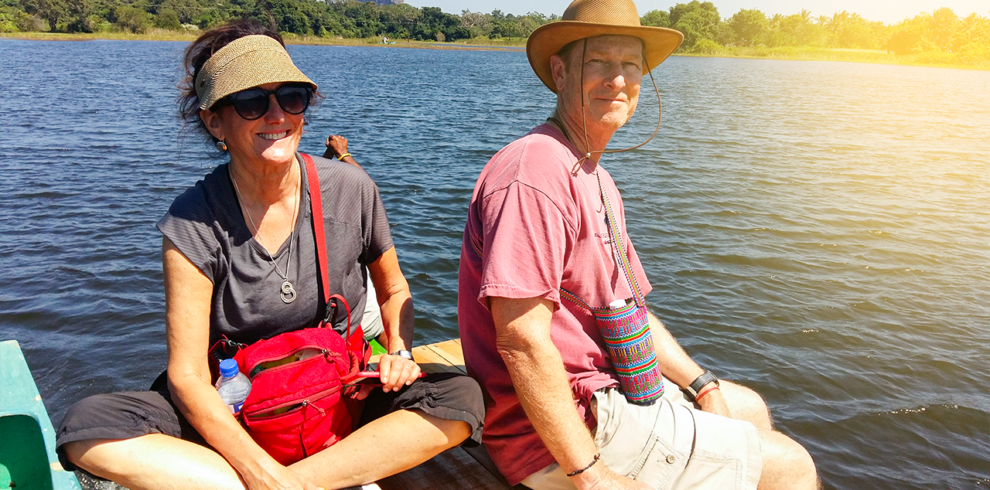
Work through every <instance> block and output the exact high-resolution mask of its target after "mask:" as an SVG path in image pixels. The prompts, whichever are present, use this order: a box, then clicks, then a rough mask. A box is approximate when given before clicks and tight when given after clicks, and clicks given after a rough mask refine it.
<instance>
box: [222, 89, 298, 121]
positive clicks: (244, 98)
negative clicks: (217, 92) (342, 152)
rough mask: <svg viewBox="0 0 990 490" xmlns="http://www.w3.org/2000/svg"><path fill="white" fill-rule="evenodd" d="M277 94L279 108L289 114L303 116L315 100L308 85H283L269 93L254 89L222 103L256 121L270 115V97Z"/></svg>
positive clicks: (233, 96) (228, 97)
mask: <svg viewBox="0 0 990 490" xmlns="http://www.w3.org/2000/svg"><path fill="white" fill-rule="evenodd" d="M272 94H275V100H276V101H278V105H279V107H281V108H282V110H283V111H285V112H287V113H289V114H302V113H304V112H306V109H307V108H308V107H309V102H310V100H312V98H313V89H312V87H309V86H307V85H282V86H281V87H279V88H277V89H275V90H274V91H272V92H269V91H267V90H265V89H263V88H259V87H254V88H249V89H247V90H241V91H240V92H237V93H233V94H230V95H228V96H226V97H224V98H223V99H221V101H220V103H221V104H223V105H227V104H229V105H232V106H234V110H235V111H237V114H238V115H239V116H241V117H242V118H244V119H246V120H248V121H254V120H255V119H258V118H260V117H261V116H264V115H265V114H267V113H268V106H269V102H270V101H271V97H270V95H272Z"/></svg>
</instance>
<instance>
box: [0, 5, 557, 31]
mask: <svg viewBox="0 0 990 490" xmlns="http://www.w3.org/2000/svg"><path fill="white" fill-rule="evenodd" d="M241 18H252V19H257V20H259V21H261V22H263V23H265V24H266V25H268V24H270V25H273V26H275V28H276V29H277V30H278V31H280V32H283V33H293V34H298V35H313V36H321V37H339V38H370V37H384V36H387V37H390V38H394V39H415V40H437V41H456V40H459V39H468V38H479V37H488V38H492V39H499V38H525V37H528V36H529V34H530V33H531V32H533V30H535V29H536V28H537V27H539V26H540V25H542V24H544V23H546V22H549V21H552V20H556V19H557V18H559V17H556V16H553V17H546V16H545V15H543V14H539V13H530V14H527V15H523V16H516V15H512V14H503V13H502V12H501V11H499V10H495V11H492V12H491V13H490V14H481V13H474V12H470V11H464V12H463V13H462V15H454V14H448V13H445V12H442V11H441V10H440V9H439V8H437V7H423V8H416V7H413V6H411V5H407V4H397V5H394V4H388V5H379V4H376V3H375V2H362V1H358V0H325V1H324V0H0V32H28V31H48V32H69V33H73V32H106V31H127V32H133V33H144V32H146V31H148V30H149V29H152V28H158V29H166V30H174V31H196V30H200V29H206V28H209V27H211V26H214V25H217V24H221V23H224V22H227V21H228V20H231V19H241Z"/></svg>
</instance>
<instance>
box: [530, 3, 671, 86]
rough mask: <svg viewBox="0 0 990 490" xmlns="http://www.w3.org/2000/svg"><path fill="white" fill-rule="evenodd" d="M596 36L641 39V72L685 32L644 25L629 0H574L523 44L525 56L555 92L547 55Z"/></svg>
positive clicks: (662, 57)
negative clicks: (561, 13) (560, 15)
mask: <svg viewBox="0 0 990 490" xmlns="http://www.w3.org/2000/svg"><path fill="white" fill-rule="evenodd" d="M595 36H632V37H638V38H640V39H642V40H643V44H644V50H643V57H644V58H645V59H646V65H645V66H643V74H644V75H645V74H646V72H647V71H648V70H650V69H652V68H656V66H657V65H659V64H660V63H662V62H663V60H665V59H667V57H668V56H670V53H673V52H674V50H675V49H677V47H678V46H680V45H681V41H683V40H684V35H683V34H681V33H680V32H679V31H675V30H673V29H667V28H664V27H652V26H644V25H642V24H640V22H639V14H638V13H637V12H636V5H635V4H634V3H633V2H632V0H574V1H573V2H571V4H570V5H569V6H568V7H567V10H565V11H564V15H563V17H561V20H559V21H557V22H551V23H549V24H544V25H542V26H540V28H539V29H537V30H535V31H533V34H531V35H530V36H529V41H528V42H527V43H526V56H528V57H529V64H530V65H531V66H532V67H533V71H535V72H536V76H538V77H540V80H543V84H544V85H546V86H547V88H549V89H550V90H551V91H553V92H554V93H557V83H556V82H554V81H553V75H552V74H551V72H550V57H551V56H553V55H555V54H557V53H558V52H559V51H560V50H561V48H563V47H564V46H566V45H568V44H570V43H571V42H573V41H577V40H578V39H584V38H587V37H595Z"/></svg>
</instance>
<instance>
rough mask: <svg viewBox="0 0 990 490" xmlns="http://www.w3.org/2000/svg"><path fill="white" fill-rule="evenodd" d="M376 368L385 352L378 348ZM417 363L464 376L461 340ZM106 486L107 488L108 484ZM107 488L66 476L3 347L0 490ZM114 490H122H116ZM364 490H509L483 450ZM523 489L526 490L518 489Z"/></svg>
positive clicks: (15, 351) (51, 434) (31, 391)
mask: <svg viewBox="0 0 990 490" xmlns="http://www.w3.org/2000/svg"><path fill="white" fill-rule="evenodd" d="M373 347H375V349H374V355H375V357H373V358H372V363H374V362H375V361H377V357H380V356H381V354H383V353H384V352H385V349H383V348H382V347H381V346H380V345H378V346H376V345H374V344H373ZM412 354H413V358H414V359H415V361H416V362H417V363H418V364H419V365H420V367H421V368H422V370H423V371H424V372H427V373H444V372H451V373H461V374H467V371H466V370H465V368H464V354H463V352H462V351H461V342H460V339H453V340H447V341H443V342H437V343H434V344H429V345H421V346H418V347H416V348H414V349H413V350H412ZM103 483H107V482H105V481H104V482H103ZM97 487H99V488H104V487H102V486H100V485H99V482H97V481H95V480H92V481H91V480H90V479H84V480H83V484H82V485H81V484H80V481H79V479H78V478H77V477H76V475H75V474H74V473H73V472H70V471H65V470H63V469H62V466H61V465H60V464H59V462H58V457H57V456H56V455H55V430H54V428H53V427H52V423H51V420H50V419H49V418H48V412H47V411H46V410H45V406H44V404H43V403H42V401H41V395H40V394H39V393H38V388H37V386H36V385H35V383H34V379H33V378H32V377H31V372H30V370H29V369H28V365H27V362H26V361H25V360H24V355H23V353H22V352H21V348H20V345H19V344H18V343H17V341H14V340H9V341H4V342H0V490H5V489H7V488H11V489H18V490H24V489H31V490H83V489H84V488H86V489H95V488H97ZM113 487H114V488H123V487H119V486H116V485H113ZM355 488H361V489H364V490H377V489H381V490H421V489H423V490H425V489H433V490H472V489H494V490H509V489H512V488H513V487H511V486H509V485H508V484H507V483H506V481H505V479H504V478H503V477H502V475H501V474H500V473H499V472H498V469H496V468H495V464H494V463H492V460H491V458H490V457H489V456H488V453H487V452H485V449H484V447H476V448H464V447H455V448H452V449H449V450H447V451H444V452H443V453H441V454H439V455H437V456H436V457H434V458H433V459H431V460H429V461H427V462H425V463H423V464H421V465H419V466H416V467H414V468H412V469H410V470H407V471H404V472H402V473H399V474H397V475H394V476H390V477H388V478H385V479H384V480H381V481H379V482H377V483H376V484H370V485H364V486H362V487H355ZM518 488H523V487H521V486H520V487H518Z"/></svg>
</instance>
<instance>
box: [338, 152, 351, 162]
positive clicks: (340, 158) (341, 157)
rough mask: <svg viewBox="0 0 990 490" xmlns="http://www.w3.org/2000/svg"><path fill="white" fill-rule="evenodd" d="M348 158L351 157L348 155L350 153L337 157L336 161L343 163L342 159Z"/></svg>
mask: <svg viewBox="0 0 990 490" xmlns="http://www.w3.org/2000/svg"><path fill="white" fill-rule="evenodd" d="M349 156H351V154H350V153H344V154H343V155H341V156H339V157H337V160H341V161H343V160H344V157H349Z"/></svg>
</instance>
